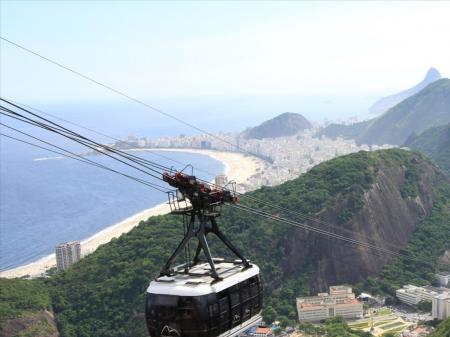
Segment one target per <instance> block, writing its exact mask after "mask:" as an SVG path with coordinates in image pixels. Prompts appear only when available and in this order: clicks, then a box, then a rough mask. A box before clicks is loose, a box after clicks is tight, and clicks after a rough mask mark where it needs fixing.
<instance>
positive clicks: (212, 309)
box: [209, 303, 219, 317]
mask: <svg viewBox="0 0 450 337" xmlns="http://www.w3.org/2000/svg"><path fill="white" fill-rule="evenodd" d="M218 315H219V304H218V303H214V304H211V305H210V306H209V317H216V316H218Z"/></svg>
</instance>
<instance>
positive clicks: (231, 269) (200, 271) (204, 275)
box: [147, 259, 259, 296]
mask: <svg viewBox="0 0 450 337" xmlns="http://www.w3.org/2000/svg"><path fill="white" fill-rule="evenodd" d="M214 263H215V267H216V270H217V273H218V274H219V276H220V277H221V278H222V280H221V281H216V282H214V281H215V280H214V278H213V277H211V275H210V272H211V267H210V265H209V264H208V263H207V262H204V263H200V264H198V265H196V266H194V267H191V269H189V274H186V273H184V272H183V270H184V265H181V266H178V267H175V271H178V272H179V273H175V274H174V275H171V276H160V277H157V278H156V279H155V280H154V281H152V282H151V283H150V285H149V287H148V289H147V292H151V293H154V294H172V295H178V296H186V295H187V294H189V295H190V296H201V295H206V294H209V293H211V292H219V291H221V290H223V289H225V288H228V287H230V286H231V285H233V284H236V283H239V282H241V281H243V280H246V279H248V278H250V277H252V276H255V275H258V274H259V268H258V266H257V265H254V264H250V265H251V268H248V269H245V267H244V266H243V265H242V264H241V263H233V262H225V261H224V260H223V259H214Z"/></svg>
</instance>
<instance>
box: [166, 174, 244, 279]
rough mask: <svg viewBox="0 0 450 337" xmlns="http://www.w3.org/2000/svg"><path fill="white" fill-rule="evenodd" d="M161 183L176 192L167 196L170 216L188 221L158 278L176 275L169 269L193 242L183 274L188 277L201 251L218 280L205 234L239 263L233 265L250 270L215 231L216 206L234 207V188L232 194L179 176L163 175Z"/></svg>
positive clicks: (222, 234)
mask: <svg viewBox="0 0 450 337" xmlns="http://www.w3.org/2000/svg"><path fill="white" fill-rule="evenodd" d="M163 179H164V181H166V182H167V183H168V184H169V185H171V186H173V187H175V188H177V190H176V192H175V193H174V192H169V193H168V199H169V205H170V208H171V213H172V214H179V215H182V216H184V217H186V218H188V219H189V222H188V224H187V229H186V231H185V234H184V237H183V239H182V240H181V242H180V243H179V245H178V247H177V248H176V250H175V252H174V253H173V254H172V255H171V256H170V258H169V259H168V260H167V262H166V264H165V266H164V267H163V269H162V270H161V273H160V275H161V276H162V275H166V276H170V275H173V274H174V273H177V272H180V271H179V270H178V269H179V268H177V270H175V269H174V268H173V267H172V266H173V264H174V262H175V260H176V259H177V258H178V257H179V256H180V254H181V253H182V252H183V251H184V250H185V249H186V247H187V246H188V244H189V242H190V241H191V240H192V239H194V238H197V239H198V244H197V249H196V252H195V255H194V258H193V260H192V261H191V260H189V261H186V263H185V264H184V265H183V267H184V268H183V269H184V270H183V271H182V272H183V273H189V269H191V267H192V266H195V265H196V264H198V263H199V262H201V260H200V253H201V252H202V251H203V253H204V255H205V257H206V260H207V262H208V263H209V265H210V267H211V276H212V277H213V278H214V279H215V280H216V281H217V280H220V279H221V278H220V276H219V274H218V273H217V270H216V267H215V264H214V259H213V258H212V255H211V251H210V249H209V245H208V241H207V240H206V236H207V235H208V234H209V233H213V234H215V235H216V236H217V237H218V238H219V240H220V241H222V242H223V243H224V244H225V246H226V247H227V248H228V249H229V250H231V251H232V252H233V253H234V254H235V255H236V256H237V257H238V258H239V260H240V262H236V261H233V263H241V264H243V265H244V266H245V267H246V268H249V267H251V265H250V263H249V261H248V260H247V259H246V258H245V257H244V256H243V255H242V254H241V252H240V251H239V250H238V249H237V248H236V247H235V246H234V245H233V244H232V243H231V241H230V240H229V239H228V238H227V237H226V236H225V234H224V233H223V232H222V231H221V230H220V229H219V226H218V224H217V221H216V218H217V217H219V216H220V211H219V209H218V208H219V206H220V205H222V204H224V203H226V202H229V203H236V202H237V197H236V193H235V185H232V186H233V190H229V189H223V188H220V187H217V186H213V185H209V184H206V183H203V182H199V181H198V180H197V179H196V177H195V176H193V175H187V174H184V173H182V172H174V173H172V174H171V173H169V172H165V173H164V174H163Z"/></svg>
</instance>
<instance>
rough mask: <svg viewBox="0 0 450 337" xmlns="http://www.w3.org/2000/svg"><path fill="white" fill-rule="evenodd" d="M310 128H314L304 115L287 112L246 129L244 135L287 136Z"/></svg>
mask: <svg viewBox="0 0 450 337" xmlns="http://www.w3.org/2000/svg"><path fill="white" fill-rule="evenodd" d="M310 128H312V124H311V122H310V121H308V120H307V119H306V118H305V117H303V116H302V115H300V114H297V113H293V112H285V113H282V114H281V115H279V116H277V117H275V118H272V119H269V120H268V121H265V122H264V123H262V124H260V125H258V126H255V127H253V128H249V129H247V130H245V131H244V132H243V136H244V137H245V138H247V139H263V138H276V137H286V136H292V135H295V134H296V133H298V132H300V131H303V130H305V129H310Z"/></svg>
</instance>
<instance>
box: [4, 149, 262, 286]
mask: <svg viewBox="0 0 450 337" xmlns="http://www.w3.org/2000/svg"><path fill="white" fill-rule="evenodd" d="M133 151H158V152H159V151H161V152H162V151H167V152H189V153H197V154H202V155H206V156H209V157H211V158H213V159H216V160H218V161H221V162H222V163H223V164H224V166H225V170H224V171H225V172H224V173H225V174H226V175H227V176H228V177H229V179H230V180H235V181H236V183H237V184H238V185H239V184H244V183H246V181H247V180H248V179H249V178H250V177H251V176H253V175H254V174H256V173H257V171H258V169H259V168H260V167H261V165H262V160H261V159H259V158H256V157H251V156H246V155H244V154H241V153H236V152H222V151H213V150H201V149H180V148H176V149H171V148H166V149H133ZM169 211H170V208H169V205H168V204H167V203H162V204H159V205H156V206H153V207H151V208H149V209H145V210H143V211H141V212H139V213H137V214H134V215H132V216H130V217H128V218H126V219H124V220H122V221H120V222H118V223H116V224H114V225H112V226H109V227H106V228H105V229H103V230H101V231H100V232H97V233H95V234H94V235H92V236H90V237H89V238H87V239H85V240H82V241H81V253H82V255H86V254H89V253H92V252H93V251H95V250H96V249H97V248H98V247H99V246H100V245H103V244H105V243H108V242H109V241H111V240H112V239H113V238H117V237H119V236H120V235H122V234H124V233H127V232H129V231H130V230H131V229H133V228H134V227H136V226H137V225H138V224H139V222H140V221H143V220H147V219H148V218H149V217H152V216H157V215H163V214H167V213H169ZM55 266H56V257H55V254H50V255H47V256H44V257H42V258H40V259H38V260H36V261H34V262H31V263H28V264H26V265H23V266H19V267H16V268H12V269H8V270H4V271H1V272H0V277H3V278H16V277H38V276H41V275H42V274H44V273H45V272H46V271H47V270H48V269H50V268H53V267H55Z"/></svg>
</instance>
